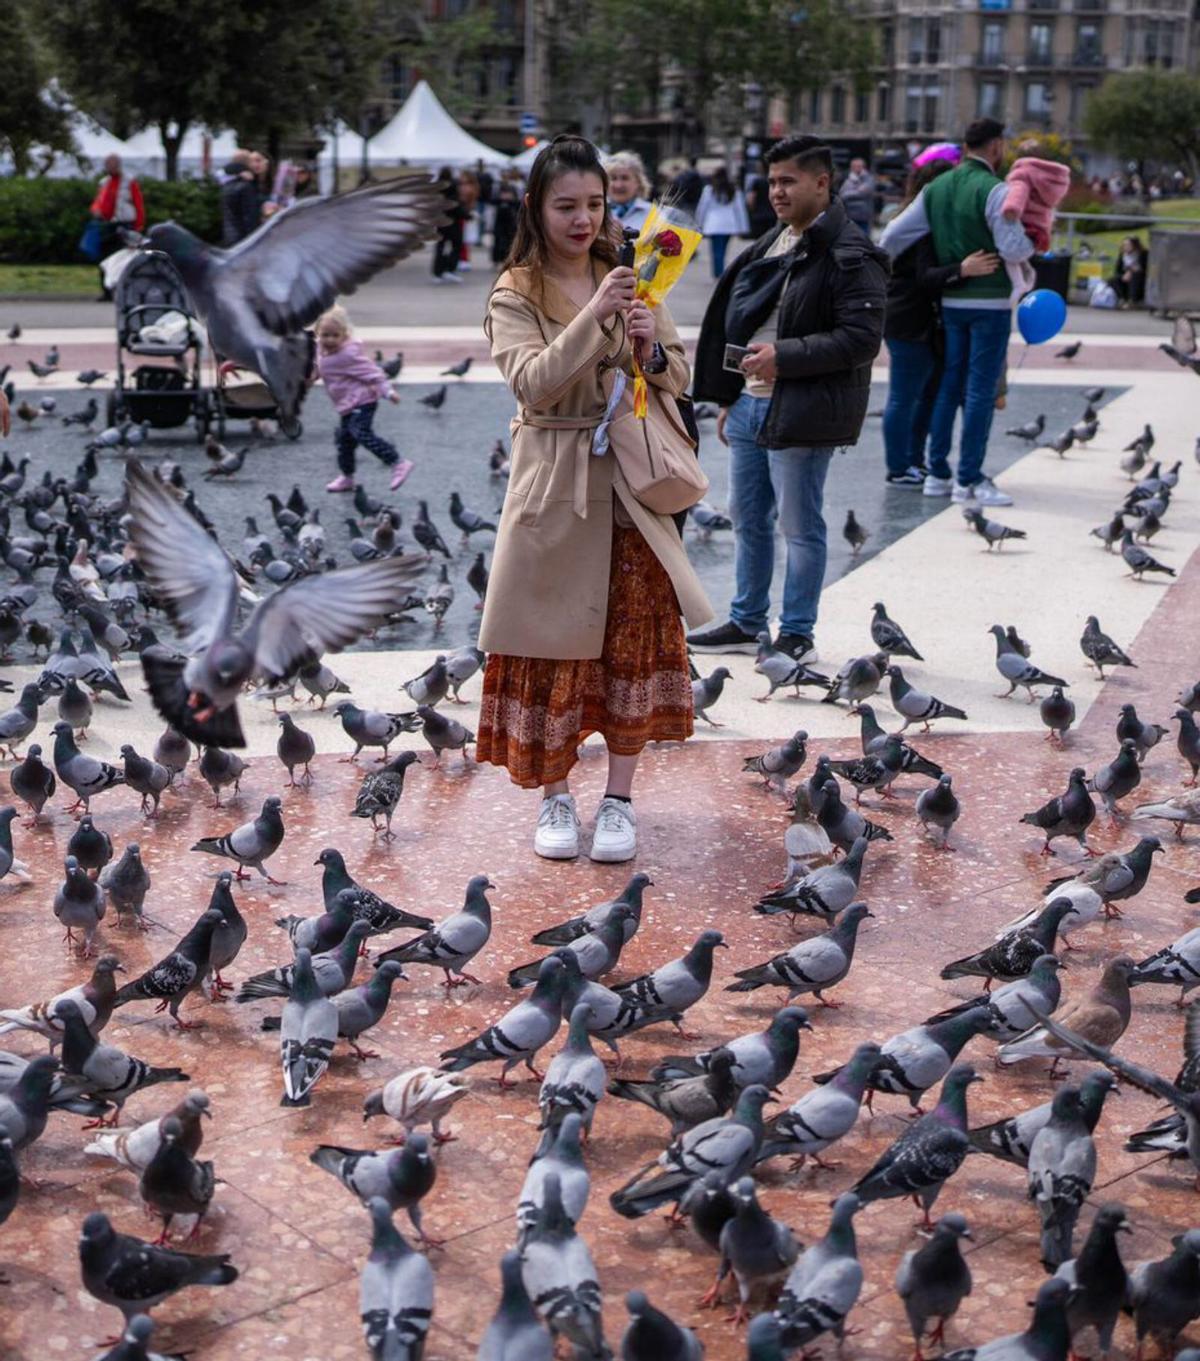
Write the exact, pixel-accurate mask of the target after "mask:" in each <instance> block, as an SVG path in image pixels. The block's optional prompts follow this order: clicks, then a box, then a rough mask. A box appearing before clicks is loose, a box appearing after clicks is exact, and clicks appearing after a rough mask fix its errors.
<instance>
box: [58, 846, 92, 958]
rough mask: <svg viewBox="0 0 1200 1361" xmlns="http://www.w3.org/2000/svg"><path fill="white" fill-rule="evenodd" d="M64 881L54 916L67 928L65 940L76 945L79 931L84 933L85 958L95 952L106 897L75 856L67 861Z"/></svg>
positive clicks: (69, 856) (60, 886) (59, 889)
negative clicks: (94, 943) (95, 940)
mask: <svg viewBox="0 0 1200 1361" xmlns="http://www.w3.org/2000/svg"><path fill="white" fill-rule="evenodd" d="M63 870H64V879H63V882H62V883H61V884H60V885H59V887H58V891H57V892H56V893H55V895H54V915H55V916H56V917H57V918H58V920H59V921H60V922H61V923H62V925H63V926H64V927H66V934H65V935H64V936H63V940H64V941H65V942H67V944H69V945H70V944H74V943H75V932H76V931H81V932H82V933H83V950H82V952H81V953H82V956H83V958H84V959H87V957H88V956H89V955H90V954H91V953H92V944H93V941H94V939H95V936H96V932H97V930H99V927H100V922H101V921H102V919H103V917H104V894H103V893H102V892H101V891H100V886H99V885H98V884H97V883H96V881H95V880H94V879H93V878H91V876H90V875H89V874H88V873H87V871H86V870H84V869H82V868H81V867H80V864H79V861H78V860H76V859H75V857H74V856H73V855H68V856H67V858H66V859H65V860H64V861H63Z"/></svg>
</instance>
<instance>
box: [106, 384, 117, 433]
mask: <svg viewBox="0 0 1200 1361" xmlns="http://www.w3.org/2000/svg"><path fill="white" fill-rule="evenodd" d="M104 416H105V419H106V420H107V422H108V424H109V425H110V426H113V425H116V423H117V394H116V390H115V389H114V390H112V391H111V392H109V394H108V396H107V398H106V399H105V402H104Z"/></svg>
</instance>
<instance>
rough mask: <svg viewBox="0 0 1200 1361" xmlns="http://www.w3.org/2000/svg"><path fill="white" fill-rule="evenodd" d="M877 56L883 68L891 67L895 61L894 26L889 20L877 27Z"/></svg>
mask: <svg viewBox="0 0 1200 1361" xmlns="http://www.w3.org/2000/svg"><path fill="white" fill-rule="evenodd" d="M879 56H880V60H881V61H882V62H883V64H884V66H891V65H892V64H893V63H894V62H895V60H896V25H895V24H893V23H892V22H891V21H890V20H889V22H888V23H886V24H880V25H879Z"/></svg>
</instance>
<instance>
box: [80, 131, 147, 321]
mask: <svg viewBox="0 0 1200 1361" xmlns="http://www.w3.org/2000/svg"><path fill="white" fill-rule="evenodd" d="M90 211H91V214H92V217H93V218H94V219H95V220H96V221H97V222H99V223H100V224H101V232H102V235H101V238H100V260H101V261H102V260H104V259H105V257H106V256H109V255H111V254H112V253H113V252H114V251H116V250H119V249H120V247H121V240H120V237H119V236H118V235H117V229H118V228H119V227H129V228H131V229H132V230H133V231H137V232H140V231H142V230H143V229H144V228H145V226H146V205H145V204H144V203H143V202H142V188H141V185H140V184H138V182H137V180H136V179H134V177H133V176H132V175H126V174H125V173H124V171H123V170H122V169H121V158H120V156H106V157H105V158H104V176H103V178H102V179H101V181H100V187H99V188H98V189H97V190H96V197H95V198H94V199H93V200H92V206H91V210H90ZM111 297H112V293H111V291H110V290H109V289H108V288H106V287H105V285H104V271H103V270H101V271H100V297H99V298H98V299H97V301H98V302H107V301H108V300H109V299H110V298H111Z"/></svg>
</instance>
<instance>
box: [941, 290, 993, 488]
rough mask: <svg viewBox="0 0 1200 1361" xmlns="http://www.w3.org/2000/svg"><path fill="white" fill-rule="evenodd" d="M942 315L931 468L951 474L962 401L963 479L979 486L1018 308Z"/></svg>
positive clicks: (943, 474)
mask: <svg viewBox="0 0 1200 1361" xmlns="http://www.w3.org/2000/svg"><path fill="white" fill-rule="evenodd" d="M942 320H943V322H944V324H945V328H946V359H945V370H944V372H943V373H942V383H941V386H940V387H939V388H938V395H937V401H935V402H934V404H933V419H932V420H931V421H930V424H929V471H930V472H931V473H932V474H933V475H934V477H943V478H948V477H949V476H950V443H951V440H952V439H953V437H954V418H955V416H956V415H957V413H958V409H959V407H962V413H963V419H962V436H961V438H960V442H959V451H958V481H959V484H960V486H964V487H973V486H974V485H975V483H976V482H978V481H979V479H980V477H981V476H982V473H983V460H984V457H985V455H986V454H987V442H988V435H989V434H991V430H992V417H993V416H994V415H995V412H996V384H997V383H998V382H999V380H1000V373H1001V370H1002V369H1003V368H1004V360H1005V358H1006V356H1007V354H1008V334H1009V330H1010V329H1011V325H1012V313H1011V311H1010V309H1009V308H1007V307H1004V308H1000V307H997V308H990V307H945V308H943V309H942Z"/></svg>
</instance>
